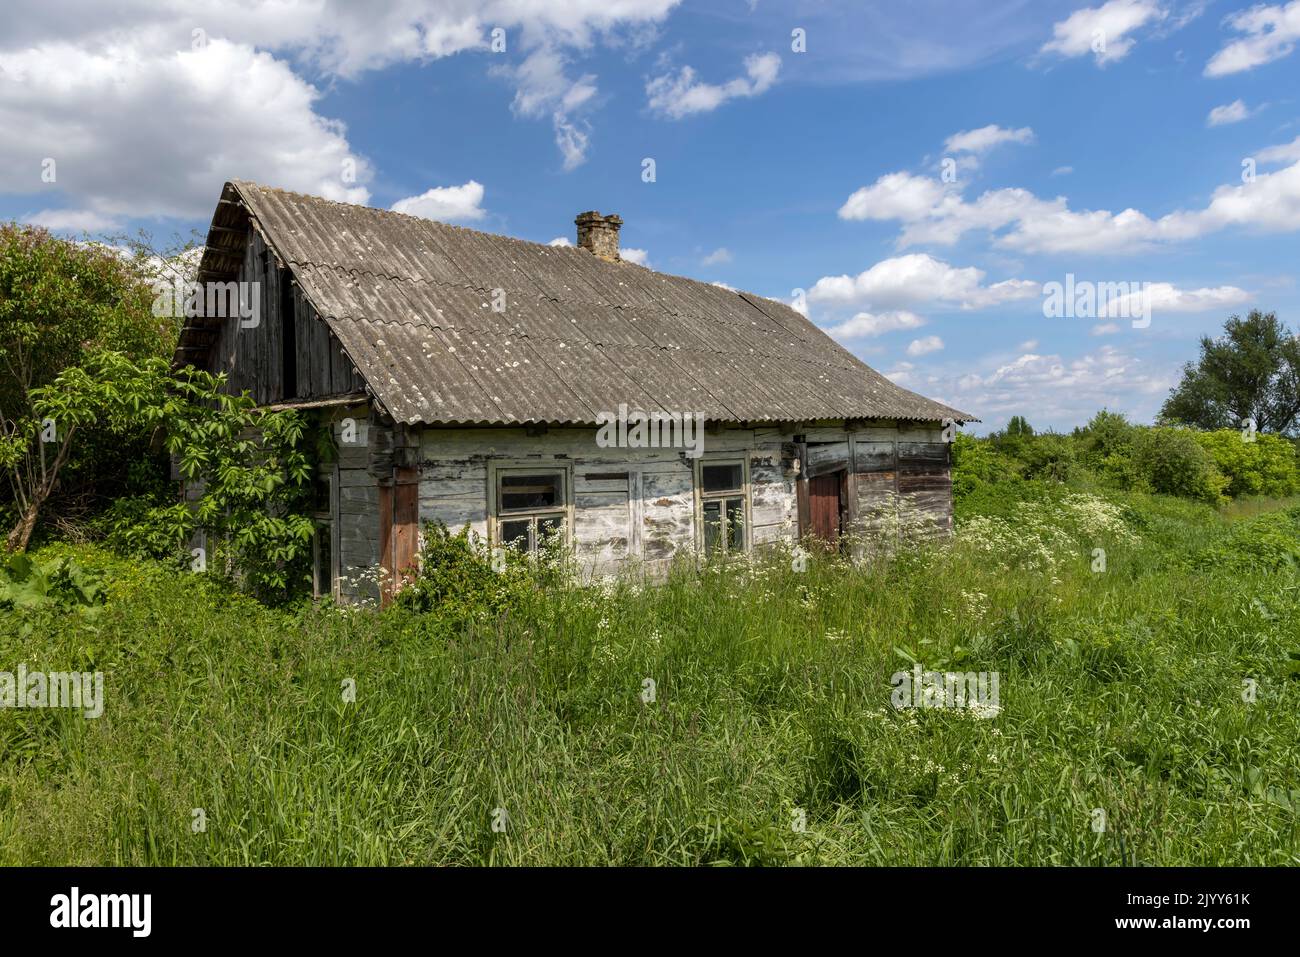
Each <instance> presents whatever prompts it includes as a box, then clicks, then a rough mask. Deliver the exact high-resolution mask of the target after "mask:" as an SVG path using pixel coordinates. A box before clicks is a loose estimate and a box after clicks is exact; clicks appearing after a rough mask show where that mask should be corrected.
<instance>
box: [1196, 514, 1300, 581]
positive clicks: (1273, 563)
mask: <svg viewBox="0 0 1300 957" xmlns="http://www.w3.org/2000/svg"><path fill="white" fill-rule="evenodd" d="M1192 564H1193V565H1194V566H1195V567H1197V568H1203V569H1224V568H1227V569H1232V570H1235V571H1267V572H1275V571H1278V570H1280V569H1282V568H1295V567H1296V566H1297V565H1300V508H1292V509H1290V510H1288V511H1285V512H1271V513H1268V514H1265V515H1261V516H1259V517H1258V518H1253V519H1251V520H1249V521H1246V522H1242V523H1241V524H1240V525H1238V526H1237V527H1235V528H1234V529H1233V530H1232V532H1231V533H1230V534H1229V535H1228V536H1227V537H1226V538H1225V539H1224V540H1223V541H1222V542H1219V543H1217V544H1215V545H1212V546H1210V547H1209V548H1205V549H1203V550H1202V551H1201V552H1200V553H1198V554H1197V555H1196V556H1195V557H1194V559H1193V562H1192Z"/></svg>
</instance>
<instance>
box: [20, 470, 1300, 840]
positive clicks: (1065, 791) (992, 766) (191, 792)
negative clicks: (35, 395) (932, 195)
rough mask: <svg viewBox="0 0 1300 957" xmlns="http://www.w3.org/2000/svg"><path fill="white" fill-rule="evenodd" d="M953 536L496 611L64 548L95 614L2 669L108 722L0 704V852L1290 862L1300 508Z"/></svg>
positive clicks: (993, 524)
mask: <svg viewBox="0 0 1300 957" xmlns="http://www.w3.org/2000/svg"><path fill="white" fill-rule="evenodd" d="M1030 485H1032V483H1030ZM963 523H964V524H963V531H961V532H960V533H959V536H958V539H957V541H956V542H955V543H954V544H953V545H952V546H950V547H939V548H932V549H920V550H915V551H907V552H904V553H902V554H900V555H898V556H896V557H895V558H894V559H893V560H891V561H888V562H879V563H877V564H874V565H872V566H870V567H865V568H858V567H852V566H849V565H848V564H847V563H845V562H844V561H842V560H841V559H839V558H838V557H833V556H814V557H813V558H812V559H811V560H810V561H809V562H808V565H807V570H806V571H805V572H802V573H800V572H795V571H793V570H792V569H791V563H790V561H789V558H788V556H786V555H783V554H782V553H771V554H769V555H768V556H767V557H766V558H765V559H763V560H759V561H756V562H755V563H753V564H744V565H732V566H725V567H712V568H708V569H706V570H704V571H703V573H697V572H695V571H694V570H690V569H679V570H678V572H677V573H675V574H674V576H673V577H672V579H671V580H670V581H669V582H668V583H666V584H665V585H663V586H662V587H651V588H639V587H636V586H635V585H632V584H629V583H617V584H610V585H607V586H604V587H589V588H578V587H568V588H565V587H553V588H550V589H548V590H546V591H545V592H544V593H536V594H533V595H531V596H528V597H526V598H525V599H524V600H523V602H522V603H521V604H520V605H519V606H518V607H516V608H515V610H513V611H511V612H508V613H504V614H501V615H499V616H496V617H491V618H488V619H486V620H484V619H482V618H479V619H477V620H475V619H472V618H469V617H464V618H453V619H448V618H447V617H445V616H437V615H431V614H416V613H414V612H412V611H410V610H406V609H392V610H389V611H387V612H384V613H382V614H376V613H373V612H366V611H343V610H338V609H330V608H305V609H300V610H297V611H284V610H271V609H267V608H265V607H262V606H260V605H257V604H255V603H253V602H252V601H250V600H248V599H244V598H240V597H238V596H234V595H231V594H229V593H227V592H225V591H222V590H219V589H218V588H217V587H215V586H213V585H211V584H209V583H206V582H205V581H204V580H203V578H202V577H200V576H197V575H187V574H183V573H176V572H173V571H168V570H164V569H162V568H160V567H155V566H150V565H141V564H135V563H132V564H126V563H123V562H120V561H118V560H116V559H113V558H111V557H110V556H108V555H106V554H104V553H102V552H97V551H93V550H89V549H85V548H79V549H76V550H75V552H71V553H72V554H75V556H76V557H77V558H78V560H79V561H81V562H82V563H85V564H90V565H94V566H97V567H102V568H104V570H105V571H106V572H107V573H108V574H107V576H106V581H107V583H108V588H109V593H110V597H109V601H108V604H107V606H106V607H105V608H104V609H103V610H102V612H101V613H100V614H99V615H97V616H92V617H89V618H88V617H86V616H85V615H84V614H81V613H80V612H78V611H76V610H58V609H57V608H41V609H36V610H34V611H30V612H25V613H23V614H21V615H20V614H17V613H0V670H14V669H15V668H16V666H17V664H18V663H20V662H21V663H26V664H27V666H28V667H29V668H31V669H43V670H65V669H70V668H78V669H80V670H86V671H90V670H96V669H99V670H102V671H104V672H105V673H106V687H107V693H106V697H107V703H106V707H105V712H104V715H103V717H102V718H99V719H97V720H88V719H86V718H83V717H82V716H81V715H80V714H77V713H75V712H71V711H63V710H53V709H51V710H28V711H19V710H5V711H0V756H3V761H2V762H0V862H3V863H8V864H18V863H22V864H485V863H490V864H611V863H612V864H711V863H761V864H778V863H799V864H925V865H943V864H962V865H981V864H1162V865H1169V864H1285V863H1300V816H1298V814H1300V747H1298V746H1297V745H1298V744H1300V708H1298V707H1297V705H1298V704H1300V682H1298V681H1295V680H1292V679H1293V675H1294V674H1295V672H1296V667H1295V665H1294V662H1295V660H1296V658H1298V657H1300V574H1297V570H1296V566H1295V564H1294V563H1293V562H1290V561H1288V560H1287V559H1286V558H1285V549H1281V550H1279V548H1278V547H1277V546H1278V542H1279V540H1280V539H1281V540H1285V538H1286V536H1290V541H1291V542H1292V545H1293V546H1297V547H1300V509H1298V508H1297V507H1296V506H1295V505H1294V504H1293V503H1282V502H1269V503H1261V502H1256V503H1254V504H1253V505H1251V506H1248V507H1247V506H1239V507H1238V508H1237V509H1236V510H1235V512H1234V513H1227V512H1223V513H1220V512H1216V511H1214V510H1213V509H1211V508H1209V507H1207V506H1201V505H1191V504H1188V503H1185V502H1181V501H1177V500H1173V499H1164V498H1156V497H1148V496H1142V495H1128V496H1123V495H1109V496H1108V497H1106V498H1105V499H1102V498H1099V497H1096V496H1092V495H1089V494H1088V493H1084V492H1079V491H1071V490H1068V489H1063V488H1061V489H1048V488H1044V487H1038V486H1033V487H1029V486H1027V487H1026V489H1024V490H1022V491H1021V493H1019V495H1018V497H1017V498H1015V499H1013V500H1004V501H999V502H993V501H990V502H987V503H985V506H984V507H983V508H966V509H964V511H963ZM1279 537H1280V538H1279ZM1261 543H1262V544H1261ZM1095 549H1104V550H1105V561H1106V567H1105V571H1104V572H1094V571H1093V570H1092V569H1093V565H1094V563H1095V557H1094V556H1095ZM65 551H70V550H65V549H55V550H54V554H62V553H65ZM909 657H912V658H916V659H918V660H920V661H922V662H923V663H924V664H925V666H926V667H927V668H937V669H951V670H957V669H960V670H963V671H967V670H973V671H997V672H999V673H1000V675H1001V681H1000V698H1001V701H1000V703H1001V711H1000V713H999V714H998V715H997V716H996V717H994V718H991V719H986V720H979V719H976V718H974V717H972V716H970V714H969V713H966V712H960V711H952V710H903V711H900V710H895V709H894V708H893V707H891V704H890V691H891V687H890V676H891V675H892V674H893V673H894V672H896V671H900V670H905V669H907V668H909V667H910V662H909V660H908V658H909ZM646 679H650V680H651V681H653V682H654V685H653V687H654V698H655V700H654V701H653V702H651V703H646V702H644V701H643V696H644V693H645V689H646V688H647V687H649V686H648V685H646V684H645V682H646ZM1246 679H1253V680H1254V681H1255V682H1257V696H1256V700H1255V701H1254V703H1249V702H1247V701H1245V700H1243V682H1244V681H1246ZM347 682H355V689H356V695H355V702H348V701H345V700H344V697H345V696H344V694H343V690H344V687H345V683H347ZM196 808H201V809H203V813H204V815H205V817H206V830H203V831H200V832H196V831H195V830H194V829H193V821H194V819H195V818H194V809H196ZM498 808H500V809H504V811H505V813H506V815H507V816H508V824H507V825H506V827H505V830H504V832H498V831H494V830H493V827H492V824H493V818H494V811H495V809H498ZM1096 809H1101V810H1102V811H1103V812H1104V814H1105V822H1106V827H1105V829H1104V830H1101V831H1098V830H1095V829H1094V822H1095V821H1097V820H1098V818H1097V816H1096V813H1095V811H1096ZM801 816H806V821H807V827H806V830H803V831H800V830H797V829H796V828H795V827H794V826H793V825H794V824H795V822H797V821H798V820H799V818H800V817H801Z"/></svg>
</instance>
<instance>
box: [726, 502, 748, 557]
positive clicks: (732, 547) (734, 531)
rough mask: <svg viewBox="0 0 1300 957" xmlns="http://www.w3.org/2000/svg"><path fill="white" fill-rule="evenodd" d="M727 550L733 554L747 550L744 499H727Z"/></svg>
mask: <svg viewBox="0 0 1300 957" xmlns="http://www.w3.org/2000/svg"><path fill="white" fill-rule="evenodd" d="M727 549H728V550H729V551H733V552H743V551H744V550H745V500H744V499H743V498H729V499H727Z"/></svg>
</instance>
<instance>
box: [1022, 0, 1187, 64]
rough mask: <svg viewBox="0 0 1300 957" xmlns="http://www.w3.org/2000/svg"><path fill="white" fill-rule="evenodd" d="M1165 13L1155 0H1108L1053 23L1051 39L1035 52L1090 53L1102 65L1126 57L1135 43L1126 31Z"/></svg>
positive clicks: (1158, 19)
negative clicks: (1108, 0) (1098, 5)
mask: <svg viewBox="0 0 1300 957" xmlns="http://www.w3.org/2000/svg"><path fill="white" fill-rule="evenodd" d="M1166 15H1167V14H1166V11H1165V10H1163V9H1161V7H1160V5H1159V3H1157V2H1156V0H1110V2H1109V3H1104V4H1102V5H1101V6H1100V7H1088V8H1085V9H1083V10H1076V11H1074V13H1072V14H1070V15H1069V16H1068V17H1066V18H1065V19H1064V20H1062V21H1061V22H1059V23H1057V24H1055V25H1053V27H1052V39H1051V40H1049V41H1048V42H1047V43H1045V44H1043V46H1042V49H1040V50H1039V51H1038V52H1039V53H1056V54H1059V55H1060V56H1063V57H1080V56H1087V55H1088V54H1089V53H1091V54H1092V55H1093V58H1094V59H1095V60H1096V62H1097V65H1098V66H1105V65H1106V64H1108V63H1113V62H1115V61H1116V60H1122V59H1124V57H1126V56H1128V54H1129V51H1130V50H1132V49H1133V45H1134V43H1135V42H1136V41H1135V40H1134V39H1133V38H1132V37H1131V36H1129V34H1131V33H1132V32H1133V31H1134V30H1137V29H1138V28H1139V27H1142V26H1145V25H1146V24H1148V23H1151V22H1153V21H1160V20H1163V19H1164V18H1165V16H1166Z"/></svg>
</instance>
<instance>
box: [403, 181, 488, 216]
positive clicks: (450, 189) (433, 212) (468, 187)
mask: <svg viewBox="0 0 1300 957" xmlns="http://www.w3.org/2000/svg"><path fill="white" fill-rule="evenodd" d="M482 204H483V184H482V183H479V182H477V181H475V180H470V181H469V182H468V183H464V184H463V185H461V186H435V187H433V188H431V189H427V190H425V191H424V192H423V193H421V194H420V195H419V196H408V197H406V198H405V199H399V200H398V201H397V202H395V203H394V204H393V212H395V213H406V214H407V215H408V216H421V217H423V218H424V219H436V220H438V221H439V222H444V223H467V222H473V221H474V220H477V219H482V218H483V217H484V215H486V213H485V212H484V210H483V205H482Z"/></svg>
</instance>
